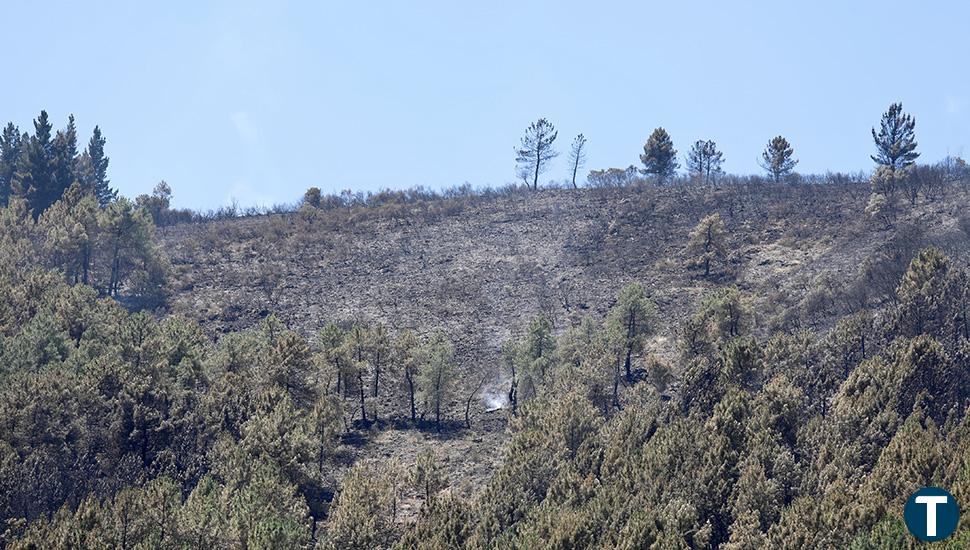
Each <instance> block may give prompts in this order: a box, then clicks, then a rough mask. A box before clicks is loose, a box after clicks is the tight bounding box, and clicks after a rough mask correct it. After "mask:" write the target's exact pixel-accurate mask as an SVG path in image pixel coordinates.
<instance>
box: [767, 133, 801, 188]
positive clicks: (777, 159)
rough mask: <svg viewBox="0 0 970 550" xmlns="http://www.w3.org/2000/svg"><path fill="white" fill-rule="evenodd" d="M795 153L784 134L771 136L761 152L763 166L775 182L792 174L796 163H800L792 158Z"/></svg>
mask: <svg viewBox="0 0 970 550" xmlns="http://www.w3.org/2000/svg"><path fill="white" fill-rule="evenodd" d="M794 154H795V150H794V149H792V146H791V144H789V143H788V140H787V139H785V138H783V137H782V136H775V137H773V138H771V140H770V141H769V142H768V146H767V147H765V150H764V152H763V153H761V161H760V164H761V167H762V168H764V169H765V170H766V171H767V172H768V175H769V176H771V178H772V180H774V182H775V183H778V182H780V181H782V180H783V179H785V177H787V176H788V175H789V174H791V172H792V170H794V169H795V165H796V164H798V161H797V160H796V159H794V158H792V157H793V155H794Z"/></svg>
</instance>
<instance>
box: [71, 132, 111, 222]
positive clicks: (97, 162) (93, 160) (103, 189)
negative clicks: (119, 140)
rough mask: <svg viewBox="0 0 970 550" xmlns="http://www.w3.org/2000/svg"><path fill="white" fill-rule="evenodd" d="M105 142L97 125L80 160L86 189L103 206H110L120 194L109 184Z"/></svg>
mask: <svg viewBox="0 0 970 550" xmlns="http://www.w3.org/2000/svg"><path fill="white" fill-rule="evenodd" d="M104 144H105V139H104V136H102V135H101V128H99V127H97V126H95V127H94V132H93V133H92V135H91V140H90V141H88V147H87V149H85V151H84V154H83V155H82V156H81V162H80V164H81V175H82V177H83V181H84V191H85V192H86V193H90V194H92V195H94V196H95V197H96V198H97V199H98V204H99V205H100V206H101V208H104V207H106V206H108V204H109V203H110V202H111V201H113V200H114V199H115V198H116V197H117V196H118V192H117V191H115V190H114V189H112V188H111V187H110V185H109V184H110V181H109V180H108V177H107V174H108V161H109V159H108V157H107V156H105V154H104Z"/></svg>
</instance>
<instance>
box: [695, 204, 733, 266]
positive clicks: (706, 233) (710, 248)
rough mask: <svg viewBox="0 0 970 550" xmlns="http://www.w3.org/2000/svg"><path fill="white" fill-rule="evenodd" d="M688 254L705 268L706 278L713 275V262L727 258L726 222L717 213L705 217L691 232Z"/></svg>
mask: <svg viewBox="0 0 970 550" xmlns="http://www.w3.org/2000/svg"><path fill="white" fill-rule="evenodd" d="M687 252H688V253H689V254H690V255H691V256H692V257H693V260H694V262H695V263H696V264H697V265H702V266H704V276H705V277H707V276H708V275H710V274H711V262H712V261H714V260H722V259H723V258H725V257H726V256H727V243H726V239H725V233H724V220H722V219H721V215H720V214H718V213H717V212H715V213H714V214H711V215H709V216H705V217H704V219H702V220H701V221H700V222H699V223H698V224H697V226H696V227H694V229H693V230H692V231H691V232H690V237H689V238H688V239H687Z"/></svg>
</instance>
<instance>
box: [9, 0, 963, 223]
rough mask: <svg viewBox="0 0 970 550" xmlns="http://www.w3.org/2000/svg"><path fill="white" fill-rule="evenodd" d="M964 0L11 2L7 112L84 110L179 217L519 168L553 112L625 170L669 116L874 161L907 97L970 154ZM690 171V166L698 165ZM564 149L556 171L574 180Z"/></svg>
mask: <svg viewBox="0 0 970 550" xmlns="http://www.w3.org/2000/svg"><path fill="white" fill-rule="evenodd" d="M968 6H970V3H966V2H957V1H953V2H925V3H915V2H886V1H880V2H846V1H841V2H829V1H812V2H797V3H796V2H779V1H775V2H714V1H711V2H690V1H683V2H644V1H641V2H609V1H599V2H571V1H558V2H523V1H518V2H511V1H510V2H506V1H501V0H489V1H488V2H476V3H471V2H456V1H454V0H452V1H441V2H422V1H412V2H391V1H386V2H385V1H377V0H375V1H371V2H305V3H297V2H265V3H262V2H247V1H232V2H180V1H171V2H155V3H148V2H97V1H96V2H84V3H81V2H26V1H10V0H8V1H6V2H4V5H3V7H2V8H0V10H2V11H0V13H2V20H3V25H2V28H3V36H4V43H5V44H6V45H7V52H8V53H7V55H5V56H3V59H4V63H3V66H4V70H3V76H0V119H2V120H3V121H6V120H12V121H14V122H15V123H17V124H18V125H20V126H21V128H22V129H23V128H27V127H28V126H29V125H30V121H31V119H32V118H33V117H35V116H36V115H37V113H38V112H39V111H40V110H41V109H47V110H48V112H49V113H50V114H51V116H52V117H53V119H54V121H55V123H56V125H58V126H62V125H63V124H64V123H65V121H66V119H67V116H68V114H69V113H74V115H75V116H76V118H77V123H78V127H79V130H80V132H81V134H82V136H83V138H84V141H85V142H86V140H87V137H88V135H89V134H90V131H91V129H92V128H93V126H94V124H99V125H100V126H101V128H102V130H103V132H104V134H105V136H106V137H107V140H108V144H107V149H108V154H109V155H110V157H111V167H110V171H109V176H110V177H111V180H112V183H113V184H114V185H115V186H117V187H118V188H120V189H121V191H122V193H124V194H126V195H130V196H133V195H136V194H138V193H142V192H146V191H148V190H150V189H151V187H152V186H153V185H154V184H155V183H156V182H157V181H159V180H161V179H165V180H166V181H168V182H169V184H170V185H171V186H172V188H173V189H174V195H175V203H176V204H177V205H178V206H188V207H193V208H210V207H215V206H219V205H222V204H226V203H227V202H228V201H229V200H230V199H232V198H235V199H237V200H238V201H239V202H240V203H241V204H244V205H249V204H271V203H274V202H283V201H287V202H289V201H293V200H296V199H297V198H298V197H300V196H301V195H302V192H303V190H305V189H306V188H307V187H309V186H313V185H315V186H319V187H321V188H322V189H324V190H326V191H339V190H341V189H346V188H352V189H354V190H376V189H380V188H400V187H409V186H414V185H425V186H427V187H436V188H437V187H443V186H449V185H455V184H461V183H463V182H466V181H467V182H470V183H472V184H474V185H501V184H503V183H506V182H509V181H513V180H514V174H515V172H514V158H513V157H514V154H513V149H514V147H515V146H516V145H517V143H518V140H519V138H520V136H521V134H522V131H523V130H524V129H525V128H526V126H528V124H529V123H530V122H531V121H533V120H535V119H536V118H538V117H540V116H541V117H546V118H548V119H549V120H550V121H552V122H553V123H554V124H555V125H556V126H557V128H558V130H559V141H558V142H557V143H558V144H559V148H560V149H561V150H562V151H565V149H566V148H567V146H568V144H569V141H570V140H571V138H572V137H573V136H574V135H575V134H577V133H579V132H583V133H584V134H585V135H586V136H587V138H588V140H589V161H588V164H587V168H588V169H590V168H605V167H610V166H618V167H625V166H628V165H630V164H632V163H637V162H638V155H639V153H640V152H641V151H642V146H643V143H644V141H645V140H646V138H647V136H649V134H650V132H651V131H652V130H653V128H655V127H657V126H664V127H665V128H666V129H667V130H668V131H669V132H670V134H671V136H672V137H673V139H674V142H675V145H676V147H677V149H678V150H679V151H680V153H681V156H683V154H684V153H685V152H686V151H687V149H688V147H689V144H690V143H692V142H693V141H694V140H696V139H701V138H704V139H708V138H709V139H714V140H716V141H717V142H718V144H719V145H720V147H721V149H722V150H723V151H724V153H725V157H726V166H725V167H726V169H727V170H728V171H731V172H737V173H754V172H757V171H759V168H758V165H757V162H756V161H757V157H758V154H759V152H760V151H761V149H762V148H763V147H764V145H765V143H766V142H767V140H768V139H769V138H770V137H772V136H774V135H777V134H783V135H785V136H786V137H787V138H788V139H789V141H791V143H792V145H793V146H794V148H795V151H796V156H797V157H798V158H799V159H801V163H800V164H799V166H798V169H799V171H802V172H815V171H826V170H842V171H855V170H863V169H869V168H870V166H871V162H870V161H869V158H868V155H869V154H870V153H871V152H872V151H871V150H872V142H871V138H870V136H869V129H870V127H872V126H873V125H875V124H877V123H878V119H879V116H880V114H881V113H882V111H884V110H885V108H886V107H887V106H888V105H889V104H890V103H891V102H893V101H902V102H903V104H904V108H905V109H906V110H907V111H908V112H910V113H912V114H913V115H914V116H915V117H916V120H917V138H918V141H919V143H920V151H922V153H923V159H922V160H936V159H939V158H941V157H943V156H945V155H946V154H947V153H952V154H961V153H968V154H970V151H965V149H968V148H970V138H968V135H970V133H968V130H970V73H968V71H967V59H966V57H967V55H968V52H970V38H968V36H970V33H968V32H967V21H970V7H968ZM681 163H682V164H683V160H681ZM566 173H567V168H566V162H565V154H563V155H562V156H561V157H560V158H559V159H557V160H556V162H555V164H554V166H553V167H552V169H551V170H550V172H549V173H547V174H546V175H545V179H563V178H565V177H566Z"/></svg>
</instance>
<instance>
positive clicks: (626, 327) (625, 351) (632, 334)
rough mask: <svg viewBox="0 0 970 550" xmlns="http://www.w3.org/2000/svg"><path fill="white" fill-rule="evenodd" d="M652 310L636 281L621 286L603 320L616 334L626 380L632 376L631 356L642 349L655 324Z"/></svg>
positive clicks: (641, 287)
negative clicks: (621, 288)
mask: <svg viewBox="0 0 970 550" xmlns="http://www.w3.org/2000/svg"><path fill="white" fill-rule="evenodd" d="M656 311H657V308H656V306H655V305H654V304H653V302H652V301H650V299H649V298H647V297H646V296H645V295H644V292H643V285H640V284H639V283H633V284H631V285H627V286H625V287H623V290H621V291H620V295H619V296H618V297H617V299H616V304H614V305H613V308H612V309H610V313H609V315H608V317H607V321H606V323H607V326H608V327H610V328H612V329H613V331H614V332H615V333H616V334H617V335H618V336H619V338H620V345H621V346H622V357H623V368H624V372H625V373H626V378H627V381H632V379H633V356H634V355H636V354H638V353H640V352H641V351H643V344H644V341H645V340H646V338H647V336H649V335H650V334H652V333H653V331H654V330H655V328H656V327H655V326H654V323H655V322H656V321H655V319H656Z"/></svg>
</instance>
